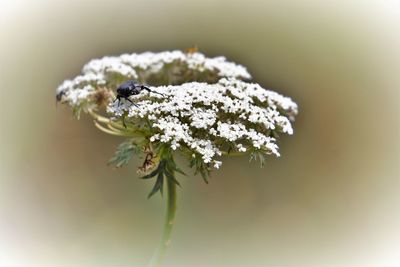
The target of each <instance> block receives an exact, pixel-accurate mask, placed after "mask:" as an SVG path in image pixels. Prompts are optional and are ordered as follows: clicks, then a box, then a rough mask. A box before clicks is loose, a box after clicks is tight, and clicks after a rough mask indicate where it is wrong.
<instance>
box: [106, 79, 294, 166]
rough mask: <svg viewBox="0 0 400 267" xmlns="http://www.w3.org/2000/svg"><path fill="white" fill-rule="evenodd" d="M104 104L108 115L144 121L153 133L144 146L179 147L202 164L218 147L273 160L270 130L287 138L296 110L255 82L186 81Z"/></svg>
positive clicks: (288, 101)
mask: <svg viewBox="0 0 400 267" xmlns="http://www.w3.org/2000/svg"><path fill="white" fill-rule="evenodd" d="M151 89H152V90H153V91H155V92H158V93H161V94H163V95H164V96H161V95H160V94H156V93H150V94H149V93H147V92H142V93H141V94H140V95H138V96H135V98H136V99H135V98H131V99H132V101H134V102H135V105H133V104H131V103H130V102H128V101H125V100H122V101H121V103H118V102H115V103H112V104H110V105H109V107H108V112H109V113H111V114H113V115H114V116H117V117H118V116H122V115H123V114H127V117H128V118H127V119H129V118H133V119H146V120H148V121H149V122H150V123H151V125H152V127H153V128H154V131H155V134H154V135H153V136H152V137H151V138H150V141H152V142H155V141H160V142H163V143H169V144H170V145H171V148H172V149H174V150H175V149H177V148H179V147H180V146H185V147H188V148H190V149H192V150H193V151H194V152H196V153H198V154H199V155H201V157H202V159H203V161H204V163H211V162H214V166H216V167H219V166H220V163H219V162H218V161H215V160H214V157H215V156H220V155H221V154H222V151H221V148H220V146H219V144H223V143H229V144H232V146H234V149H235V150H237V151H238V152H245V151H247V150H248V149H253V150H254V149H255V150H262V151H263V152H265V153H267V154H274V155H276V156H279V152H278V146H277V144H276V139H275V138H273V137H271V136H270V133H271V131H276V132H282V133H287V134H292V133H293V129H292V125H291V122H290V118H291V117H293V116H294V115H295V114H297V105H296V103H294V102H293V101H292V100H291V99H290V98H288V97H284V96H282V95H279V94H278V93H275V92H272V91H269V90H265V89H264V88H262V87H260V86H259V85H258V84H255V83H246V82H243V81H240V80H236V79H232V78H230V79H227V78H223V79H221V80H219V82H218V83H216V84H207V83H198V82H191V83H185V84H182V85H175V86H173V85H171V86H159V87H151Z"/></svg>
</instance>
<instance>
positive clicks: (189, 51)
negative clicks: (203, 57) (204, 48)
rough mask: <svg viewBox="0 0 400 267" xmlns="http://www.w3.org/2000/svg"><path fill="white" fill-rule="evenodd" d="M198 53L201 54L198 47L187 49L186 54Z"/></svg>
mask: <svg viewBox="0 0 400 267" xmlns="http://www.w3.org/2000/svg"><path fill="white" fill-rule="evenodd" d="M197 52H199V48H198V47H197V45H194V46H192V47H189V48H186V49H185V53H186V54H194V53H197Z"/></svg>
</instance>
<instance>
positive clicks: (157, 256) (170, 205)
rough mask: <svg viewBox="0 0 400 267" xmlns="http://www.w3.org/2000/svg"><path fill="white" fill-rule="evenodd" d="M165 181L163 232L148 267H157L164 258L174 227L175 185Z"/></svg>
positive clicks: (168, 180)
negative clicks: (165, 202) (165, 199)
mask: <svg viewBox="0 0 400 267" xmlns="http://www.w3.org/2000/svg"><path fill="white" fill-rule="evenodd" d="M165 179H166V180H167V190H168V192H167V211H166V214H165V223H164V232H163V235H162V238H161V241H160V244H159V246H158V248H157V250H156V251H155V252H154V255H153V257H152V259H151V260H150V263H149V264H148V267H159V266H161V263H162V261H163V258H164V254H165V251H166V249H167V247H168V246H169V244H170V242H171V232H172V227H173V225H174V219H175V213H176V183H175V182H174V181H173V180H172V179H170V178H168V177H165Z"/></svg>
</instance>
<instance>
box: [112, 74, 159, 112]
mask: <svg viewBox="0 0 400 267" xmlns="http://www.w3.org/2000/svg"><path fill="white" fill-rule="evenodd" d="M143 90H146V91H148V92H150V93H156V94H159V95H162V96H164V95H163V94H161V93H159V92H155V91H152V90H150V88H149V87H147V86H145V85H143V84H139V83H137V82H135V81H132V80H130V81H126V82H124V83H123V84H121V85H120V86H119V87H118V88H117V98H116V99H115V100H118V105H119V104H120V101H121V98H123V99H126V100H128V101H129V102H131V103H132V104H133V105H135V106H137V105H136V104H135V103H133V102H132V100H130V99H129V97H130V96H132V95H138V94H140V92H141V91H143Z"/></svg>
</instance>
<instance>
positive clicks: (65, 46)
mask: <svg viewBox="0 0 400 267" xmlns="http://www.w3.org/2000/svg"><path fill="white" fill-rule="evenodd" d="M399 26H400V4H399V2H398V1H278V0H276V1H242V2H239V1H211V0H203V1H178V0H176V1H123V0H117V1H104V0H100V1H83V0H82V1H77V0H62V1H50V0H49V1H45V0H38V1H28V0H25V1H23V0H16V1H12V0H7V1H5V0H2V1H1V2H0V36H1V42H0V59H1V61H0V94H1V95H0V99H1V102H0V103H1V105H0V118H1V124H0V125H1V126H0V127H1V128H0V142H1V144H0V266H1V267H34V266H35V267H36V266H37V267H54V266H56V267H110V266H112V267H131V266H135V267H136V266H145V265H146V262H147V260H148V259H149V258H150V256H151V254H152V252H153V248H154V247H155V245H156V244H157V242H158V240H159V235H160V232H161V225H162V220H163V216H164V203H163V200H162V199H161V197H160V196H159V195H157V196H156V197H154V198H152V199H150V200H147V199H146V197H147V193H148V192H149V190H150V188H151V186H152V182H149V181H143V180H140V179H137V177H138V175H137V174H136V172H135V171H136V166H137V165H138V164H139V162H138V161H133V162H132V164H131V165H129V166H128V167H126V168H123V169H118V170H115V169H113V168H112V167H110V166H107V165H106V162H107V160H108V159H109V158H110V157H111V155H112V154H113V152H114V150H115V147H116V145H117V144H119V143H120V142H121V141H122V139H119V138H116V137H112V136H108V135H105V134H103V133H102V132H100V131H98V130H97V129H95V127H94V126H93V124H92V123H91V120H90V119H89V118H88V117H86V116H83V118H82V119H81V120H80V121H77V120H74V119H72V115H71V112H70V111H69V110H68V109H67V108H65V107H60V106H59V107H58V108H57V109H56V107H55V99H54V97H55V88H56V87H57V86H58V85H59V84H60V83H61V82H62V81H63V80H64V79H67V78H72V77H74V76H76V75H77V74H79V71H80V70H81V68H82V66H83V64H85V63H86V62H87V61H89V60H90V59H92V58H96V57H102V56H104V55H118V54H121V53H126V52H130V53H132V52H143V51H148V50H149V51H162V50H171V49H185V48H187V47H191V46H192V45H194V44H197V45H198V47H199V49H200V51H201V52H203V53H205V54H207V55H208V56H218V55H225V56H227V57H228V59H230V60H233V61H236V62H238V63H241V64H243V65H245V66H247V67H248V69H249V71H250V73H252V75H253V77H254V80H255V81H258V82H259V83H260V84H262V85H263V86H264V87H267V88H272V89H274V90H276V91H278V92H280V93H282V94H285V95H288V96H291V97H292V98H293V99H294V100H295V101H296V102H297V103H298V104H299V107H300V114H299V116H298V117H297V120H296V122H295V125H294V129H295V134H294V136H290V137H289V136H284V137H283V138H282V139H281V145H280V147H281V154H282V157H281V158H279V159H276V158H272V157H271V158H270V159H269V160H268V161H267V165H266V167H264V168H262V169H261V168H259V165H258V164H257V163H249V162H248V159H247V158H235V159H226V160H224V164H223V166H222V169H221V170H219V171H215V172H214V173H213V175H212V179H211V182H210V184H208V185H206V184H204V183H203V182H202V179H201V178H200V177H191V176H189V177H180V182H181V183H182V189H179V192H178V193H179V199H178V201H179V209H178V215H177V223H176V226H175V229H174V233H173V242H172V246H171V247H170V250H169V251H168V253H167V257H166V261H165V267H187V266H192V267H221V266H229V267H239V266H240V267H242V266H246V267H264V266H268V267H303V266H304V267H358V266H360V267H396V266H400V254H399V251H400V231H399V227H400V179H399V178H400V167H399V166H400V142H399V136H400V135H399V134H400V127H399V126H400V119H399V115H400V112H399V111H400V110H399V109H400V108H399V104H398V101H399V97H400V91H399V85H400V74H399V67H400V52H399V47H400V46H399V45H400V27H399ZM182 164H183V163H182ZM182 164H181V165H182ZM185 167H186V166H185ZM186 170H187V171H189V170H188V169H187V168H186ZM189 172H190V171H189Z"/></svg>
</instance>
